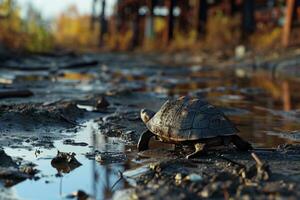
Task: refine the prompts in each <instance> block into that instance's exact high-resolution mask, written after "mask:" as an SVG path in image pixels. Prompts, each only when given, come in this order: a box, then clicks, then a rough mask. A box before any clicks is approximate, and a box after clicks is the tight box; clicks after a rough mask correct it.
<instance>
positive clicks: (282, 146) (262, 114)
mask: <svg viewBox="0 0 300 200" xmlns="http://www.w3.org/2000/svg"><path fill="white" fill-rule="evenodd" d="M187 57H188V55H185V56H183V57H182V59H180V58H181V57H180V56H179V57H178V58H177V59H179V60H176V61H175V60H172V58H173V57H172V56H164V55H156V54H155V55H154V54H153V55H130V54H117V53H115V54H108V53H103V54H86V55H78V54H62V55H30V56H23V57H20V58H18V59H15V58H7V59H6V60H5V61H3V62H2V63H1V64H0V89H1V91H0V94H1V95H0V96H1V98H0V146H1V148H2V150H0V159H1V163H0V183H1V184H0V190H1V194H0V198H2V199H5V198H6V199H8V198H10V199H64V198H75V199H76V198H78V199H88V198H90V199H120V198H121V199H174V198H176V199H203V198H204V199H229V198H233V199H241V198H245V199H254V198H255V199H266V198H271V199H272V198H290V199H298V198H299V197H300V194H299V192H298V191H300V190H299V189H300V188H299V180H300V177H299V170H300V157H299V152H300V147H299V145H298V142H299V141H300V140H299V130H300V124H299V121H300V118H299V116H298V114H299V113H298V112H299V109H300V105H299V103H298V102H299V99H300V95H299V93H297V92H296V91H297V89H299V88H298V87H297V85H295V84H293V83H294V82H288V83H289V84H290V87H289V88H288V91H286V89H287V88H286V87H281V83H282V82H283V81H286V80H282V79H276V80H269V79H267V78H261V77H260V76H257V77H252V78H249V77H248V76H239V75H241V74H238V73H237V71H236V70H237V69H238V67H240V66H238V67H236V68H234V67H233V66H232V67H230V68H228V69H227V68H224V66H218V65H213V66H209V65H206V64H201V63H197V62H194V59H193V56H191V57H188V58H189V59H187V60H188V62H187V61H186V62H185V59H186V58H187ZM180 61H181V62H180ZM289 81H290V80H289ZM293 81H294V80H293ZM24 91H28V92H27V93H26V94H28V95H24ZM29 94H30V95H29ZM181 95H189V96H195V97H198V98H203V99H205V100H207V101H209V102H210V103H212V104H214V105H216V106H217V107H218V108H219V109H220V110H222V111H223V112H224V113H225V114H226V115H227V116H228V117H229V118H230V120H232V121H233V122H234V123H235V124H236V126H237V127H238V129H239V130H240V133H239V135H240V136H241V137H243V138H244V139H245V140H248V141H249V142H250V143H252V144H253V146H254V150H253V151H252V153H254V154H251V152H247V153H242V152H239V151H237V150H236V149H235V148H234V147H233V146H229V147H220V148H215V149H211V150H210V151H209V152H208V154H207V155H204V156H203V157H201V158H197V159H192V160H187V159H185V156H186V155H187V154H188V153H190V152H191V151H193V149H192V148H190V147H183V148H180V149H178V148H176V149H174V146H173V145H170V144H163V143H161V142H159V141H157V140H156V139H153V140H151V142H150V149H149V150H147V151H144V152H137V149H136V145H137V142H138V139H139V136H140V134H141V133H142V132H143V131H145V130H146V126H145V125H144V123H143V122H142V120H141V119H140V114H139V113H140V110H141V109H142V108H148V109H151V110H154V111H157V110H158V109H159V108H160V106H161V105H162V104H163V103H164V102H165V101H166V100H167V99H172V98H177V97H179V96H181ZM287 95H288V98H282V97H283V96H287ZM30 191H36V192H30Z"/></svg>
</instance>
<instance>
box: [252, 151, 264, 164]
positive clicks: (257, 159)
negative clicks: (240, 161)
mask: <svg viewBox="0 0 300 200" xmlns="http://www.w3.org/2000/svg"><path fill="white" fill-rule="evenodd" d="M251 156H252V158H253V159H254V160H255V162H256V164H257V165H259V166H262V165H263V163H262V161H261V160H260V159H259V157H258V156H257V155H256V153H254V152H252V153H251Z"/></svg>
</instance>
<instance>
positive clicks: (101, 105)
mask: <svg viewBox="0 0 300 200" xmlns="http://www.w3.org/2000/svg"><path fill="white" fill-rule="evenodd" d="M109 105H110V103H109V102H108V101H107V99H106V98H105V97H104V96H101V97H100V98H98V100H97V102H96V106H95V107H96V108H97V109H98V110H104V109H106V108H107V107H108V106H109Z"/></svg>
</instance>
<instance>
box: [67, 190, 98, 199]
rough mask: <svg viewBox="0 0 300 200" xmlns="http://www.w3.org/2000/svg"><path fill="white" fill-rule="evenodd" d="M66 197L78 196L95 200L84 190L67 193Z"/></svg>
mask: <svg viewBox="0 0 300 200" xmlns="http://www.w3.org/2000/svg"><path fill="white" fill-rule="evenodd" d="M66 198H67V199H75V198H76V199H77V200H93V199H94V198H92V197H91V196H90V195H88V194H87V193H85V192H84V191H82V190H78V191H77V192H73V193H72V194H69V195H67V196H66Z"/></svg>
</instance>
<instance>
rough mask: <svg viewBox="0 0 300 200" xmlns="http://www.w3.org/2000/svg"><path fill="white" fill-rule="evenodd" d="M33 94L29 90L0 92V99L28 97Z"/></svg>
mask: <svg viewBox="0 0 300 200" xmlns="http://www.w3.org/2000/svg"><path fill="white" fill-rule="evenodd" d="M32 95H33V93H32V92H31V91H30V90H17V89H10V90H0V98H10V97H30V96H32Z"/></svg>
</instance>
